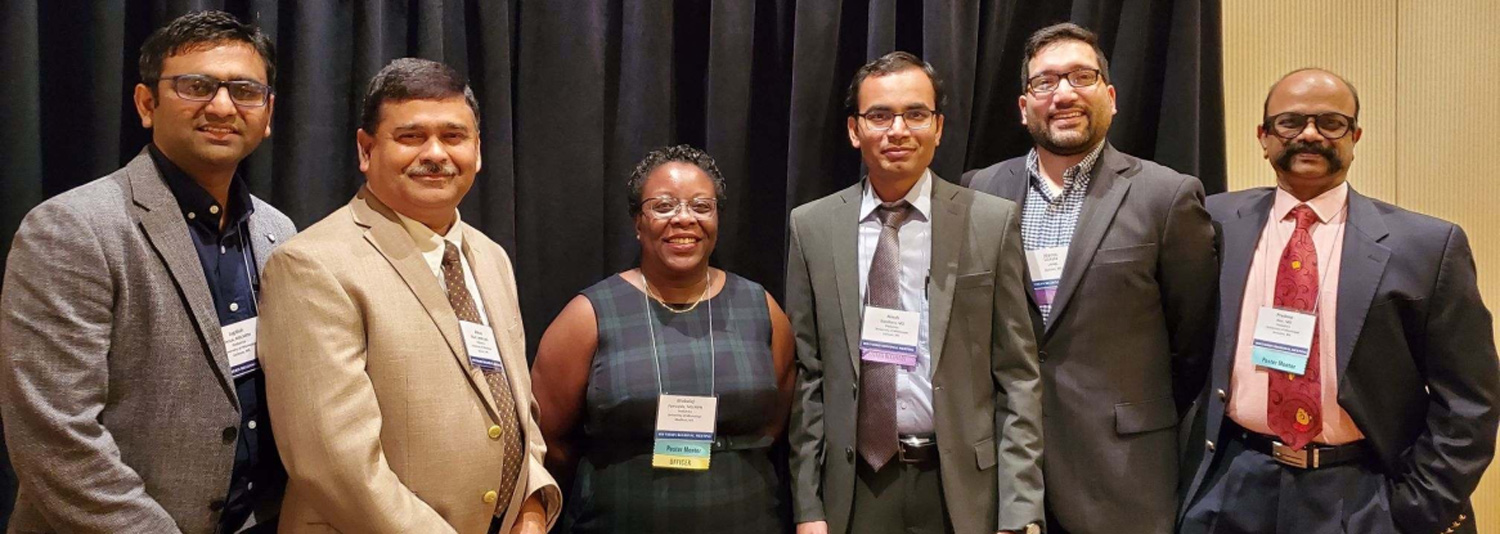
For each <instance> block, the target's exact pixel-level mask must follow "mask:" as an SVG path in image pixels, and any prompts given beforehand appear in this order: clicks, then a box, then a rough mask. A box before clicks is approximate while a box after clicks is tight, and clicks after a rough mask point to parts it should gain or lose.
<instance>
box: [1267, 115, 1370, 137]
mask: <svg viewBox="0 0 1500 534" xmlns="http://www.w3.org/2000/svg"><path fill="white" fill-rule="evenodd" d="M1307 121H1312V123H1313V126H1314V127H1316V128H1317V129H1318V135H1322V136H1323V138H1325V139H1327V140H1329V141H1333V140H1335V139H1342V138H1343V137H1344V136H1346V135H1349V132H1351V131H1354V124H1355V119H1354V117H1350V116H1348V115H1345V114H1343V113H1339V112H1336V111H1329V112H1325V113H1318V114H1316V115H1308V114H1306V113H1297V112H1295V111H1288V112H1286V113H1277V114H1275V115H1272V116H1270V117H1266V121H1265V123H1263V127H1264V128H1265V130H1266V131H1267V132H1271V135H1274V136H1276V137H1280V138H1282V139H1285V140H1287V141H1291V140H1293V139H1296V138H1297V136H1299V135H1302V131H1303V130H1306V129H1307Z"/></svg>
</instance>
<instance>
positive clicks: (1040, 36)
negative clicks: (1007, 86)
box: [1021, 22, 1109, 93]
mask: <svg viewBox="0 0 1500 534" xmlns="http://www.w3.org/2000/svg"><path fill="white" fill-rule="evenodd" d="M1061 41H1079V42H1082V43H1086V44H1088V45H1089V47H1090V48H1093V49H1094V57H1096V58H1098V59H1099V75H1100V76H1101V77H1103V80H1104V83H1105V84H1109V58H1107V57H1104V50H1102V49H1100V48H1099V36H1098V35H1095V34H1094V32H1091V31H1088V30H1087V29H1084V27H1083V26H1079V25H1077V24H1073V23H1071V22H1059V23H1057V24H1053V25H1051V26H1048V27H1046V28H1042V29H1040V30H1037V31H1036V32H1035V33H1032V34H1031V37H1028V38H1027V39H1026V48H1024V49H1023V54H1022V56H1021V92H1023V93H1024V92H1026V83H1027V82H1028V81H1030V80H1031V60H1032V59H1034V58H1036V55H1037V53H1038V52H1041V51H1042V49H1043V48H1047V47H1048V46H1051V45H1052V44H1053V43H1058V42H1061Z"/></svg>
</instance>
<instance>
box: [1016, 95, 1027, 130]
mask: <svg viewBox="0 0 1500 534" xmlns="http://www.w3.org/2000/svg"><path fill="white" fill-rule="evenodd" d="M1016 109H1017V110H1018V111H1020V112H1021V126H1028V125H1027V124H1026V94H1025V93H1022V94H1021V96H1018V97H1016Z"/></svg>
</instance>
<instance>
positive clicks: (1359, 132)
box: [1349, 126, 1365, 145]
mask: <svg viewBox="0 0 1500 534" xmlns="http://www.w3.org/2000/svg"><path fill="white" fill-rule="evenodd" d="M1364 135H1365V129H1364V128H1360V127H1358V126H1356V127H1354V132H1353V133H1350V134H1349V144H1351V145H1352V144H1355V143H1358V142H1359V138H1361V137H1364Z"/></svg>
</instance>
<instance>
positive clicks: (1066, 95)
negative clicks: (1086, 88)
mask: <svg viewBox="0 0 1500 534" xmlns="http://www.w3.org/2000/svg"><path fill="white" fill-rule="evenodd" d="M1075 100H1078V89H1077V88H1075V87H1073V83H1072V82H1069V81H1068V79H1067V78H1063V79H1062V80H1059V81H1058V82H1057V89H1053V90H1052V102H1053V103H1054V104H1056V103H1062V104H1069V103H1072V102H1073V101H1075Z"/></svg>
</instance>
